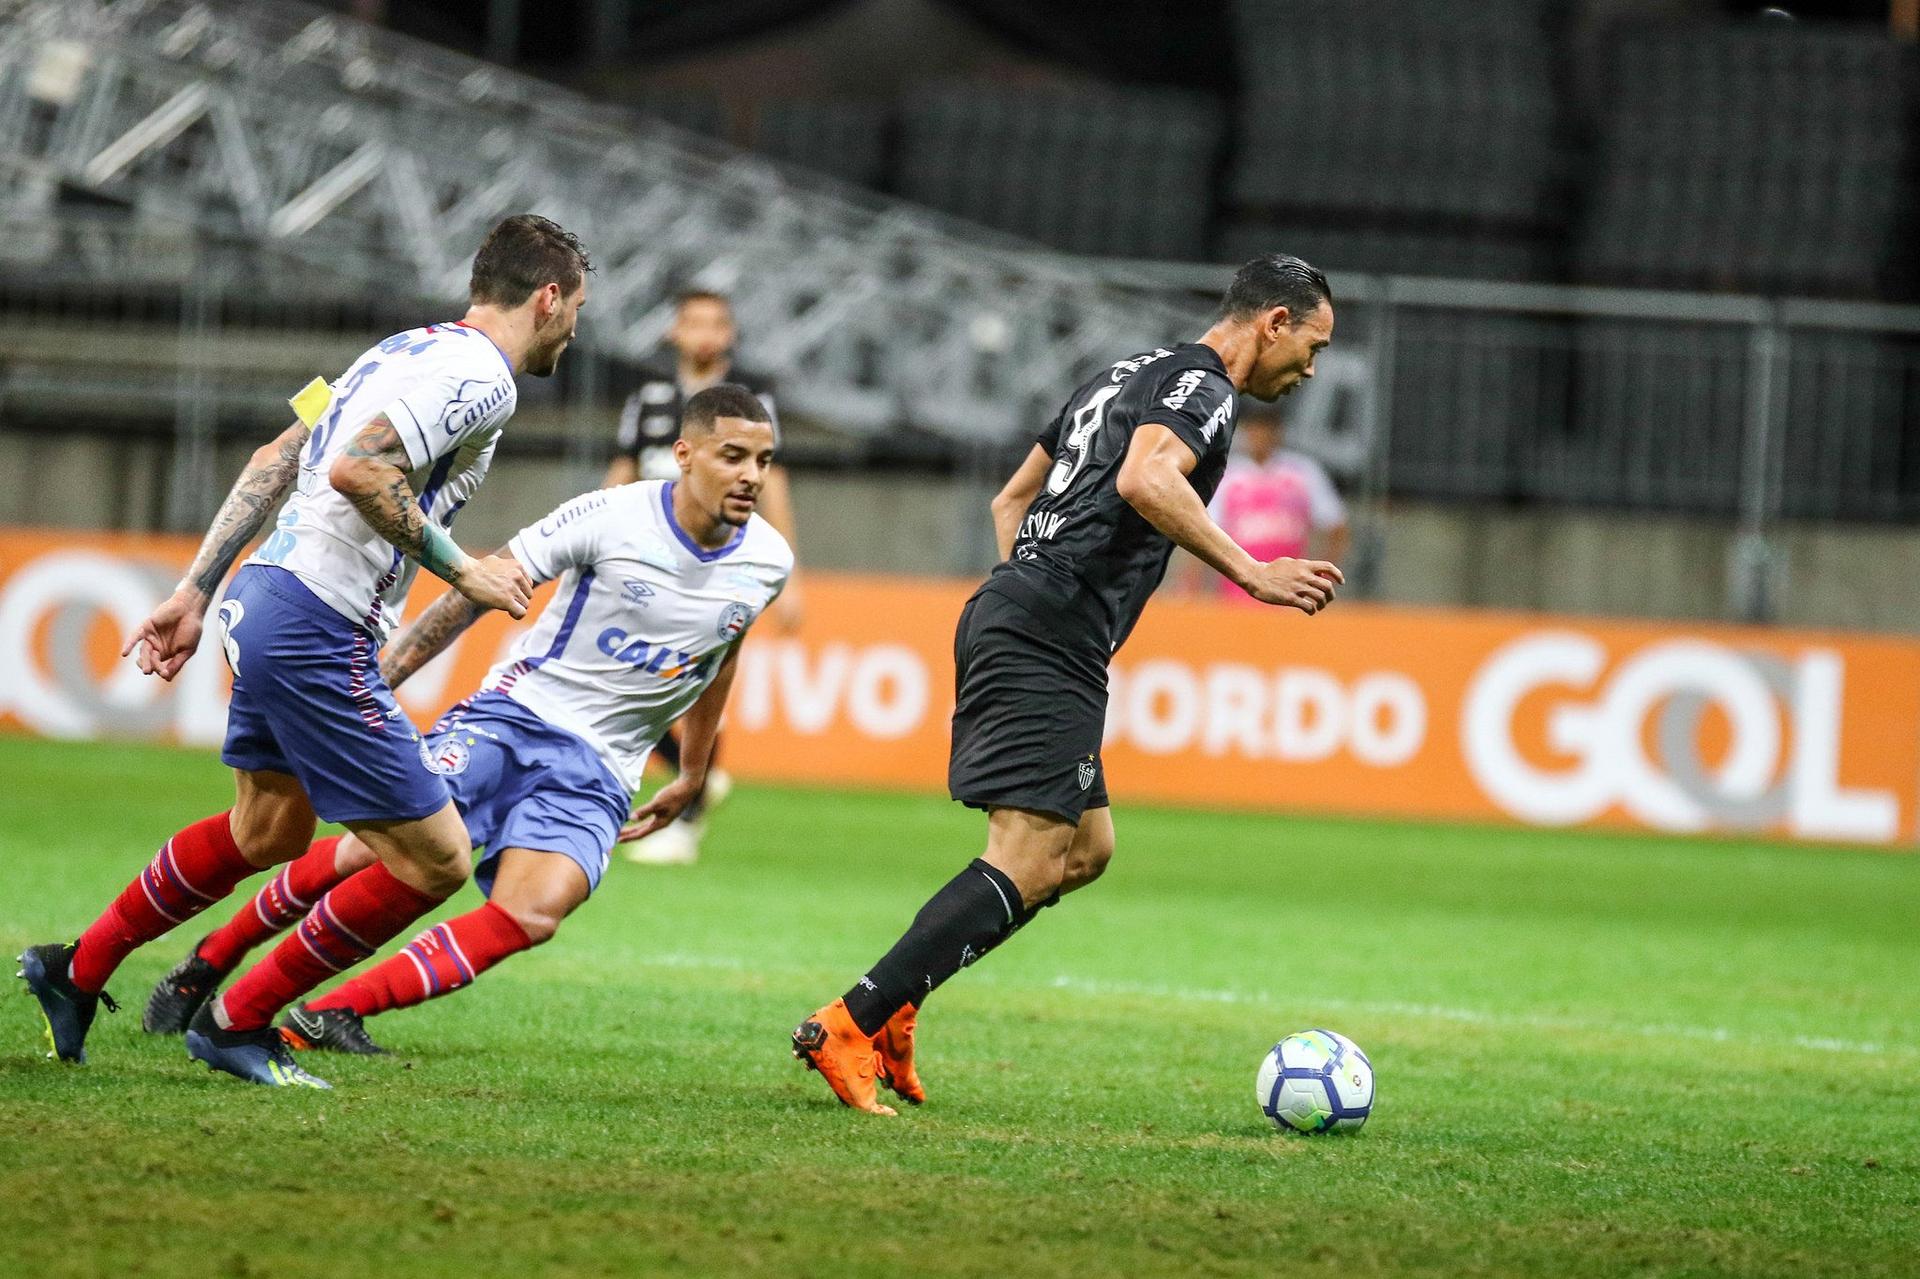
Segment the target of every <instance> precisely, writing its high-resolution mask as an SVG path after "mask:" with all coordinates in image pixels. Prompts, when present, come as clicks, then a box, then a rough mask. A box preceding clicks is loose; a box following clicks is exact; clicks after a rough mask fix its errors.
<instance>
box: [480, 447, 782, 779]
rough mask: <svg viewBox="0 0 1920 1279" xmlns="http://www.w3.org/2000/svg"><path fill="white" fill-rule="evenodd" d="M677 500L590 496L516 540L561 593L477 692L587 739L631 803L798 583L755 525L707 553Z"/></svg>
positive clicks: (518, 553)
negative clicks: (759, 626)
mask: <svg viewBox="0 0 1920 1279" xmlns="http://www.w3.org/2000/svg"><path fill="white" fill-rule="evenodd" d="M673 488H674V486H673V485H672V484H670V483H661V482H658V481H646V480H642V481H639V482H637V483H634V484H625V485H621V486H620V487H619V488H611V489H602V490H600V491H599V492H597V493H588V494H587V495H585V496H584V497H577V498H575V499H573V500H572V501H571V502H568V503H566V504H565V505H564V506H561V507H560V508H559V509H558V510H555V511H554V512H553V513H552V514H551V515H549V516H547V517H546V518H545V519H543V520H541V521H540V522H539V523H538V524H534V525H531V526H529V527H527V528H524V529H522V530H520V532H519V533H517V534H515V535H514V538H513V540H512V541H511V542H509V543H508V544H507V545H508V548H509V549H510V550H511V551H512V552H513V557H514V558H515V559H517V560H519V561H520V563H521V564H522V565H524V566H525V567H526V570H527V572H528V574H530V575H531V576H532V578H533V580H534V581H536V582H545V581H548V580H550V579H552V578H555V577H558V578H560V586H559V589H558V590H556V591H555V592H554V596H553V599H552V601H551V602H549V603H548V605H547V607H546V609H545V611H543V612H542V613H541V614H540V620H539V621H537V622H535V623H534V625H533V626H532V628H531V629H529V630H528V631H527V632H526V633H525V634H523V635H521V636H520V638H519V639H517V640H515V641H514V644H513V647H512V649H511V650H509V652H508V655H507V658H506V660H505V661H503V662H501V663H500V664H499V665H497V666H495V667H494V668H493V669H492V670H491V671H488V672H487V678H486V682H485V683H483V684H482V685H481V690H482V691H486V690H492V691H495V692H500V693H505V694H506V695H507V696H509V697H511V698H513V699H514V700H515V701H517V702H519V703H520V704H521V705H523V706H525V707H526V708H527V709H528V710H531V711H532V712H533V713H534V714H536V715H538V716H539V717H540V718H541V719H543V720H545V721H547V722H548V723H549V724H552V725H554V726H555V727H557V728H563V729H566V730H567V731H568V732H570V733H572V734H574V735H575V736H577V737H579V738H581V739H583V740H584V741H585V742H586V743H587V745H589V746H590V747H592V748H593V750H594V753H595V754H597V755H599V757H600V758H601V760H603V761H604V762H605V763H606V765H607V768H608V769H609V770H610V771H611V772H612V773H613V775H614V776H615V777H616V778H618V779H620V781H621V782H622V783H623V784H624V785H625V786H626V787H627V788H628V789H629V790H637V789H639V785H640V773H641V770H642V769H643V768H645V767H646V762H647V756H648V755H649V754H651V753H652V751H653V748H654V746H655V745H656V744H658V743H659V741H660V738H661V736H662V735H663V734H664V733H665V732H666V731H667V726H668V725H670V724H672V723H673V721H674V720H676V719H678V718H680V716H682V715H684V714H685V713H686V712H687V709H688V708H689V707H691V706H692V705H693V704H694V702H696V701H698V700H699V697H700V694H701V693H703V692H705V691H706V688H707V686H708V685H709V684H711V683H712V682H713V678H714V676H715V675H716V674H718V673H719V669H720V663H721V661H722V659H724V658H725V656H726V653H727V649H728V647H729V646H730V645H732V644H733V642H734V641H735V640H737V639H739V638H740V637H741V636H742V635H744V634H745V633H746V630H747V628H748V627H749V626H751V625H753V621H754V619H755V618H757V617H759V616H760V614H761V613H762V612H764V611H765V610H766V607H767V605H768V604H770V603H772V602H773V599H774V597H775V596H777V595H779V594H780V592H781V590H782V589H783V588H784V587H785V586H786V584H787V577H788V575H789V574H791V573H792V572H793V551H792V549H791V548H789V547H788V546H787V540H786V539H785V538H784V537H781V536H780V534H779V533H778V532H776V531H775V529H774V527H773V526H772V525H771V524H769V523H767V522H766V521H765V520H763V519H761V518H760V517H759V516H758V515H755V516H753V517H752V518H750V519H749V520H748V521H747V524H746V527H744V528H742V529H739V530H737V531H736V532H735V534H734V536H733V539H732V540H731V541H729V542H728V543H727V544H726V545H725V546H723V547H720V548H719V549H717V550H711V551H710V550H706V549H704V548H702V547H701V546H700V545H699V544H698V543H696V542H695V541H694V540H693V539H692V538H691V537H690V536H688V535H687V533H686V531H685V530H683V529H682V528H681V527H680V525H679V523H678V522H677V521H676V520H675V519H674V518H673Z"/></svg>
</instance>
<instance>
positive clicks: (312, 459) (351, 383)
mask: <svg viewBox="0 0 1920 1279" xmlns="http://www.w3.org/2000/svg"><path fill="white" fill-rule="evenodd" d="M379 367H380V361H378V360H368V361H367V362H366V363H365V364H362V365H361V366H360V367H359V368H357V369H355V370H354V371H353V372H352V374H351V375H349V376H348V378H347V379H346V382H345V383H344V384H343V385H342V386H341V387H340V393H339V394H338V395H336V396H334V397H333V410H332V411H331V412H330V413H328V414H327V420H326V421H325V422H322V423H321V424H320V428H319V429H318V430H316V431H315V432H314V433H313V444H312V446H311V447H309V448H308V449H307V465H308V466H310V467H311V466H318V465H320V459H321V458H322V457H324V456H325V455H326V452H327V445H328V444H329V443H331V442H332V440H333V433H334V431H335V430H337V429H338V428H339V426H340V411H341V410H342V409H344V408H346V407H347V400H348V399H349V398H350V397H351V396H352V395H353V393H354V392H355V391H357V390H359V389H360V384H361V383H362V382H364V381H366V380H367V377H368V375H370V374H371V373H372V372H373V371H374V370H375V369H377V368H379Z"/></svg>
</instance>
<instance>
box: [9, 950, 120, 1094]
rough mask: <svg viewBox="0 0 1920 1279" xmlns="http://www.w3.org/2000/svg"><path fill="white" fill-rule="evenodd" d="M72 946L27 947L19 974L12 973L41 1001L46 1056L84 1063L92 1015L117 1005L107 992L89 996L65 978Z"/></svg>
mask: <svg viewBox="0 0 1920 1279" xmlns="http://www.w3.org/2000/svg"><path fill="white" fill-rule="evenodd" d="M73 949H74V948H73V947H72V946H67V945H63V944H62V943H60V942H49V943H48V944H46V945H45V946H29V947H27V949H26V950H25V951H23V952H21V955H20V971H19V972H18V973H16V974H14V975H15V976H16V977H20V978H22V979H23V980H25V982H26V983H27V989H28V990H30V991H32V992H33V997H34V998H35V999H37V1000H39V1001H40V1013H41V1015H42V1016H43V1017H44V1018H45V1019H46V1023H47V1043H48V1044H50V1045H51V1046H52V1048H53V1051H52V1052H50V1053H48V1054H47V1056H49V1057H58V1058H59V1059H60V1060H61V1061H71V1062H74V1063H76V1064H82V1065H83V1064H85V1062H86V1060H87V1030H88V1028H89V1027H91V1026H92V1025H93V1015H94V1014H95V1013H97V1012H99V1011H100V1005H101V1004H105V1005H106V1006H107V1011H108V1012H110V1013H114V1012H119V1011H120V1005H118V1004H116V1003H114V1002H113V996H111V995H109V994H108V993H107V992H106V991H104V990H103V991H101V992H100V993H99V994H97V995H89V994H87V993H86V992H85V991H83V990H81V989H80V988H79V987H78V986H76V985H74V984H73V978H71V977H69V976H68V975H67V969H68V967H69V965H71V964H72V963H73Z"/></svg>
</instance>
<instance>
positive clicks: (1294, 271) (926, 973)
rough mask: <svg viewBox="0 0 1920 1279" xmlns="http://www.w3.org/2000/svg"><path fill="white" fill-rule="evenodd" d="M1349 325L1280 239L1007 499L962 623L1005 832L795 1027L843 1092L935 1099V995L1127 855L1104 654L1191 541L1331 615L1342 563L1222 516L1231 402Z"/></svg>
mask: <svg viewBox="0 0 1920 1279" xmlns="http://www.w3.org/2000/svg"><path fill="white" fill-rule="evenodd" d="M1332 336H1333V296H1332V294H1331V292H1330V291H1329V290H1328V288H1327V280H1326V277H1325V276H1324V275H1322V274H1321V273H1320V272H1319V271H1317V270H1315V269H1314V268H1313V267H1311V266H1309V265H1307V264H1306V263H1305V262H1302V261H1301V260H1300V259H1299V258H1294V257H1287V256H1285V255H1283V254H1270V255H1268V256H1266V257H1262V258H1256V259H1254V260H1253V261H1251V262H1249V263H1247V264H1246V265H1245V266H1243V267H1241V268H1240V270H1239V271H1238V272H1236V273H1235V275H1234V277H1233V283H1232V284H1231V285H1230V286H1229V287H1228V289H1227V295H1226V298H1225V299H1224V301H1223V302H1222V304H1221V308H1220V315H1219V318H1218V319H1217V320H1216V321H1215V323H1214V325H1213V327H1212V328H1210V329H1208V330H1207V331H1206V332H1205V333H1204V334H1202V335H1201V336H1200V339H1199V340H1198V341H1196V342H1189V343H1184V344H1182V345H1179V346H1174V347H1171V348H1166V347H1162V348H1159V349H1156V350H1152V351H1146V352H1143V353H1141V354H1139V355H1135V356H1131V357H1129V358H1127V359H1124V360H1121V361H1119V362H1118V363H1116V364H1113V365H1112V366H1110V367H1108V368H1106V369H1103V370H1101V371H1100V373H1099V374H1098V375H1096V376H1095V377H1094V378H1092V379H1091V380H1090V381H1088V382H1086V383H1084V384H1083V385H1081V386H1080V388H1079V389H1078V390H1076V391H1075V392H1074V393H1073V395H1072V397H1071V398H1069V399H1068V400H1067V403H1066V406H1065V407H1064V408H1062V409H1061V410H1060V413H1059V415H1058V416H1057V417H1055V418H1054V420H1053V422H1052V423H1051V424H1050V425H1049V426H1048V427H1047V429H1046V430H1045V431H1043V432H1041V434H1040V438H1039V440H1038V441H1037V442H1036V444H1035V446H1034V448H1033V450H1032V451H1031V452H1030V453H1029V454H1028V456H1027V459H1026V461H1024V462H1023V463H1021V465H1020V469H1019V470H1018V471H1016V472H1015V473H1014V475H1013V478H1012V479H1011V480H1009V481H1007V485H1006V487H1005V488H1004V489H1002V490H1001V492H1000V495H999V496H998V497H996V498H995V499H994V501H993V518H994V527H995V532H996V534H997V536H998V540H999V546H1000V553H1001V556H1002V562H1001V563H1000V564H999V565H998V566H997V567H996V568H995V569H994V570H993V573H992V575H991V576H989V577H988V578H987V580H986V582H985V583H983V584H982V585H981V587H980V589H979V590H977V591H975V592H974V593H973V598H971V599H970V600H968V601H967V604H966V607H965V608H964V609H963V610H962V611H961V614H960V623H959V626H958V628H957V630H956V631H955V633H954V641H953V652H954V663H955V667H956V672H955V675H956V685H955V706H954V711H953V747H952V754H951V756H950V759H949V763H948V768H947V786H948V789H949V790H950V791H951V793H952V795H953V797H954V798H955V799H956V800H959V801H960V802H961V803H964V804H966V805H968V806H969V807H972V808H981V809H985V810H986V813H987V848H986V852H985V854H984V855H982V856H981V857H979V858H976V859H975V860H974V861H973V862H972V863H971V864H969V865H968V866H967V867H966V869H964V870H962V871H961V872H960V873H959V874H958V875H956V876H955V877H954V878H953V879H952V880H950V881H949V882H948V883H947V884H946V886H945V887H943V888H941V889H940V891H939V892H937V893H935V894H934V895H933V896H932V897H931V898H930V899H929V900H928V901H927V904H926V905H925V906H923V907H921V908H920V913H919V914H918V915H916V916H914V920H913V924H912V926H911V927H909V928H908V929H907V932H906V934H905V935H904V936H902V937H901V938H900V940H899V941H898V942H896V943H895V944H894V947H893V949H892V950H889V951H888V952H887V953H886V955H884V956H883V957H882V958H881V959H880V961H879V963H877V964H875V965H874V966H873V967H872V968H871V969H869V970H868V971H867V973H866V974H865V975H864V976H862V977H861V978H860V980H859V981H858V982H856V983H854V985H853V987H852V989H850V990H848V991H847V993H846V994H845V995H844V996H843V997H841V998H840V999H836V1000H834V1001H833V1002H832V1003H830V1004H828V1005H827V1006H825V1007H824V1008H821V1009H820V1010H819V1011H818V1012H815V1013H814V1014H813V1015H812V1016H810V1017H808V1018H807V1019H806V1020H805V1021H803V1022H801V1023H800V1025H799V1026H798V1027H797V1028H796V1029H795V1030H794V1032H793V1051H794V1055H795V1056H796V1057H798V1058H800V1059H801V1060H802V1061H803V1062H805V1063H806V1064H807V1065H808V1066H809V1067H810V1068H812V1069H814V1070H817V1071H819V1072H820V1074H821V1076H822V1077H823V1078H824V1079H825V1080H826V1081H827V1084H828V1085H829V1086H830V1087H831V1088H832V1089H833V1091H834V1093H835V1095H836V1096H838V1097H839V1098H840V1100H841V1101H842V1102H844V1103H845V1104H847V1105H849V1106H852V1107H854V1108H855V1109H858V1110H865V1111H869V1112H871V1113H874V1114H881V1115H891V1114H893V1113H895V1112H894V1111H893V1110H892V1108H890V1107H888V1106H886V1105H883V1104H882V1103H881V1102H880V1100H879V1098H878V1088H877V1085H878V1084H885V1085H886V1086H887V1087H889V1088H891V1089H892V1090H893V1091H894V1092H895V1093H897V1094H899V1095H900V1096H901V1097H902V1098H904V1099H905V1100H907V1101H909V1102H913V1103H914V1104H916V1105H917V1104H919V1103H920V1102H922V1101H924V1100H925V1099H926V1092H925V1089H924V1088H922V1086H921V1084H920V1078H919V1074H918V1072H917V1071H916V1070H915V1068H914V1062H913V1034H914V1022H915V1017H916V1014H917V1013H918V1010H919V1006H920V1004H921V1002H922V1001H923V1000H925V998H926V997H927V996H928V995H929V994H931V993H932V992H933V991H934V990H935V989H937V988H938V987H939V986H940V984H941V983H942V982H944V981H946V980H947V979H948V978H949V977H952V976H953V975H954V974H955V973H957V972H958V971H960V969H962V968H964V967H966V966H967V965H968V964H970V963H972V962H974V961H975V960H977V959H979V958H980V957H981V956H982V955H984V954H986V953H987V952H988V951H990V950H992V949H993V948H994V947H995V946H997V945H999V944H1000V943H1001V942H1003V941H1005V940H1006V939H1007V938H1008V937H1010V936H1012V935H1013V934H1014V933H1015V932H1016V931H1018V930H1019V928H1020V927H1021V926H1022V925H1024V924H1025V923H1027V921H1029V920H1030V919H1032V918H1033V917H1034V915H1035V914H1036V913H1038V912H1039V910H1040V909H1041V908H1042V907H1046V906H1051V905H1053V904H1054V903H1055V902H1056V901H1058V900H1059V899H1060V896H1061V894H1063V893H1069V892H1072V891H1073V890H1074V889H1076V888H1081V887H1084V886H1085V885H1087V884H1089V883H1091V882H1093V880H1095V879H1096V878H1098V877H1099V875H1100V872H1101V871H1103V870H1105V869H1106V865H1107V861H1108V859H1109V858H1111V857H1112V856H1113V818H1112V814H1111V812H1110V811H1109V809H1108V800H1107V787H1106V779H1105V777H1104V776H1103V775H1102V770H1101V764H1100V738H1101V733H1102V730H1103V729H1104V727H1105V724H1106V709H1107V663H1108V661H1109V659H1110V658H1111V657H1112V655H1113V653H1114V651H1115V650H1116V649H1118V648H1119V647H1120V645H1121V644H1123V643H1124V642H1125V641H1126V638H1127V635H1128V634H1129V633H1130V632H1131V631H1132V630H1133V626H1134V623H1135V622H1137V621H1138V620H1139V618H1140V611H1141V609H1143V608H1144V607H1145V606H1146V602H1147V597H1148V596H1149V595H1151V594H1153V590H1154V588H1155V587H1156V586H1158V585H1159V584H1160V579H1161V577H1162V575H1164V574H1165V572H1166V568H1167V560H1168V558H1169V556H1171V554H1172V552H1173V548H1174V547H1175V546H1176V545H1177V546H1180V547H1182V548H1184V549H1185V550H1187V551H1189V552H1191V553H1192V554H1193V555H1194V556H1195V557H1196V558H1198V559H1199V560H1200V561H1201V562H1202V563H1204V564H1207V565H1208V566H1209V567H1211V568H1213V569H1214V570H1216V571H1217V572H1220V573H1223V574H1225V575H1226V576H1227V577H1228V578H1229V579H1230V580H1232V581H1233V582H1234V583H1235V584H1236V585H1238V586H1240V587H1242V588H1243V589H1244V590H1245V591H1246V592H1247V593H1248V594H1249V595H1251V596H1253V597H1254V598H1255V599H1257V600H1259V601H1260V602H1261V603H1264V604H1278V605H1285V606H1287V607H1290V608H1297V609H1299V610H1300V611H1301V612H1303V613H1307V614H1313V613H1316V612H1318V611H1319V610H1320V609H1322V608H1325V607H1326V606H1327V604H1328V603H1330V602H1331V601H1332V599H1333V595H1334V588H1335V587H1336V586H1337V585H1338V584H1339V583H1340V582H1341V581H1343V580H1344V579H1343V578H1342V577H1341V574H1340V570H1339V569H1338V568H1336V567H1335V566H1334V565H1332V564H1329V563H1326V562H1325V561H1320V560H1294V559H1277V560H1273V561H1272V562H1270V563H1264V564H1263V563H1261V562H1259V561H1257V560H1255V559H1254V558H1253V557H1252V556H1250V555H1248V554H1247V553H1246V552H1245V551H1243V550H1241V549H1240V547H1239V546H1238V545H1237V544H1235V542H1234V541H1233V539H1232V538H1230V537H1228V536H1227V535H1226V533H1225V532H1223V531H1222V530H1221V529H1220V527H1219V526H1218V525H1216V524H1215V523H1214V522H1213V521H1212V520H1211V519H1210V518H1209V517H1208V515H1207V502H1208V501H1209V500H1210V499H1211V498H1212V497H1213V492H1214V489H1215V488H1216V487H1217V486H1218V485H1219V483H1220V477H1221V474H1222V472H1224V471H1225V469H1226V464H1227V453H1228V449H1229V447H1230V445H1231V444H1232V441H1233V414H1234V405H1235V396H1236V394H1237V393H1239V392H1242V391H1244V392H1246V393H1247V394H1248V395H1251V396H1253V397H1254V398H1256V399H1261V400H1272V399H1275V398H1277V397H1279V396H1281V395H1285V394H1286V393H1288V392H1289V391H1291V390H1293V388H1294V387H1296V386H1298V385H1299V384H1300V383H1301V382H1303V381H1305V380H1306V379H1307V378H1310V377H1312V376H1313V361H1314V357H1315V356H1316V355H1317V354H1318V353H1319V352H1320V351H1321V350H1322V349H1323V348H1324V347H1325V346H1326V345H1327V343H1328V341H1329V340H1330V339H1331V338H1332Z"/></svg>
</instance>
